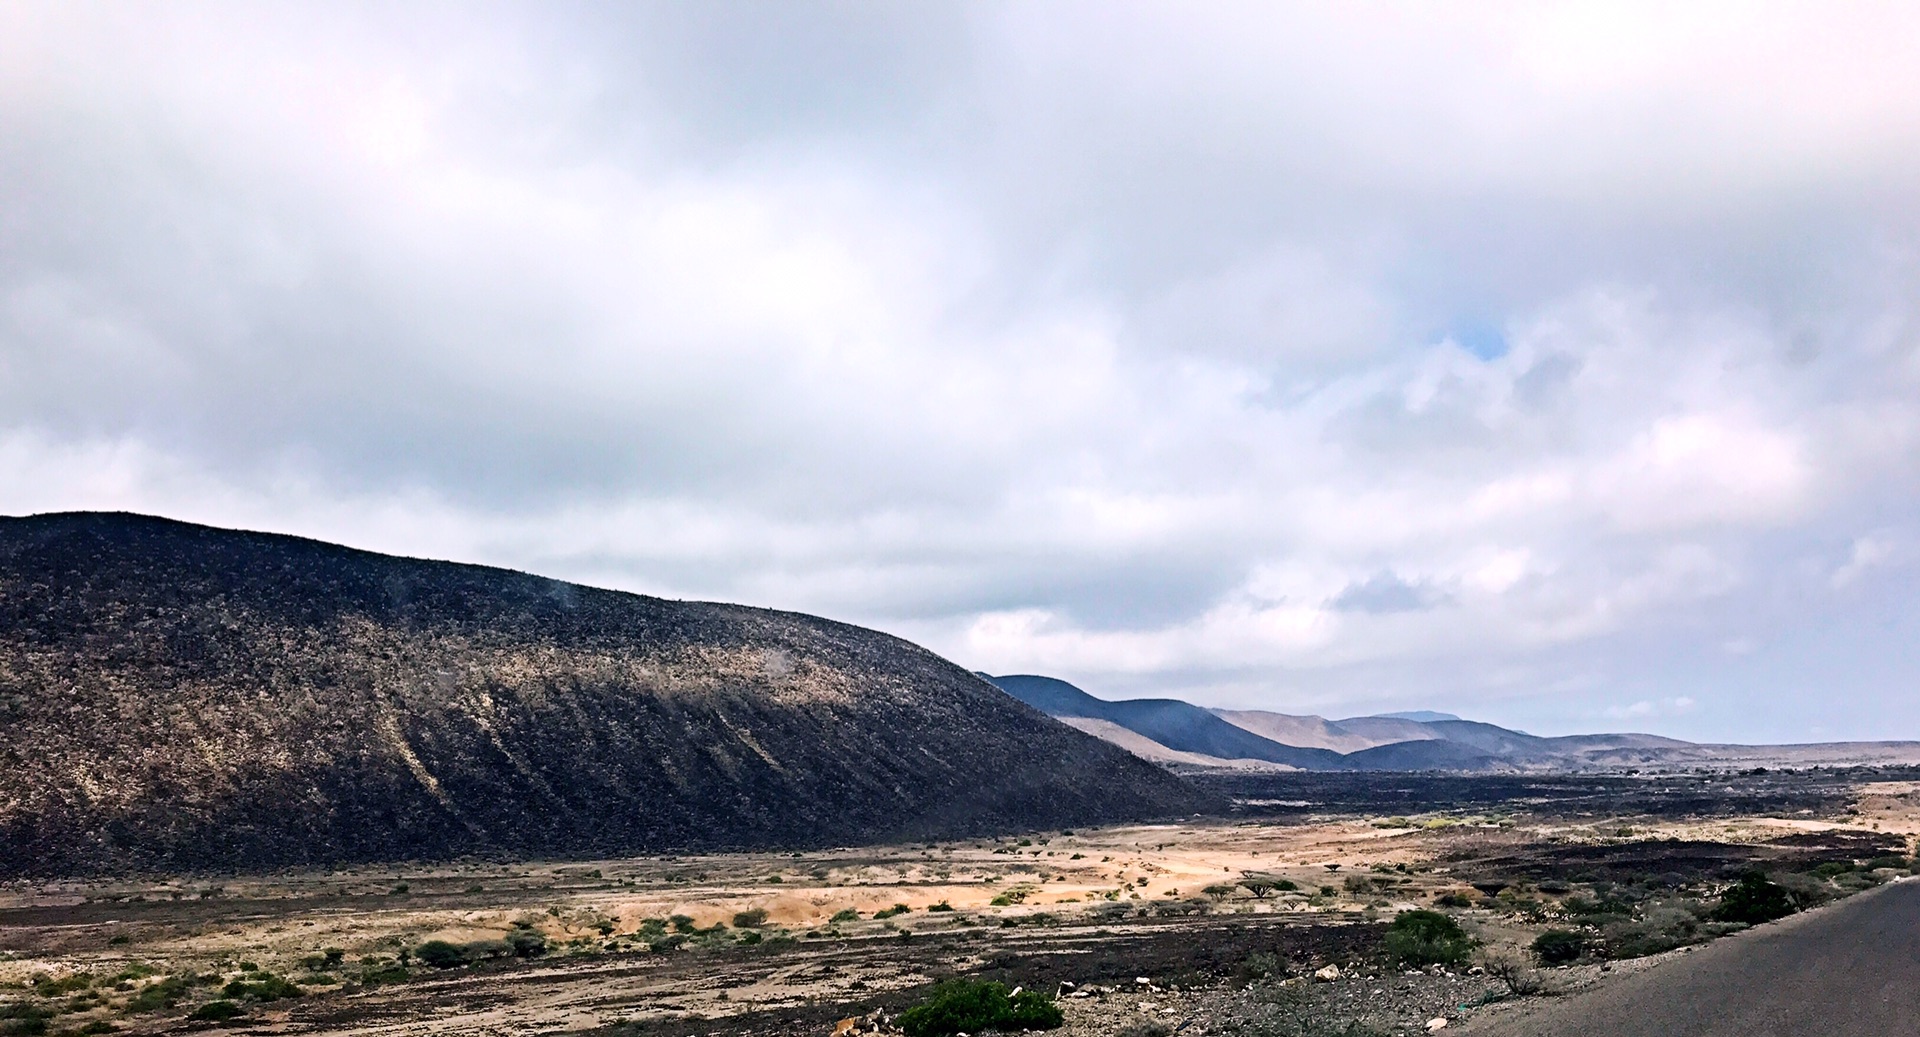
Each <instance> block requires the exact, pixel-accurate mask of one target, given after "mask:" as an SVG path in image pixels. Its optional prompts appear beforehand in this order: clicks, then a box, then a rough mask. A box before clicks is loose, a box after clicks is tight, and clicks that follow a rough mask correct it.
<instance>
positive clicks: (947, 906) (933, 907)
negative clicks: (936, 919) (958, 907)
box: [927, 900, 953, 914]
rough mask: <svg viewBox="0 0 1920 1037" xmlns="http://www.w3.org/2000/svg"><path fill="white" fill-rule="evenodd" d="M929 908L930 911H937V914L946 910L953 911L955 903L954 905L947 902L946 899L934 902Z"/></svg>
mask: <svg viewBox="0 0 1920 1037" xmlns="http://www.w3.org/2000/svg"><path fill="white" fill-rule="evenodd" d="M927 910H928V911H930V912H933V913H936V914H937V913H940V912H945V911H951V910H953V905H952V904H949V903H947V902H946V901H944V900H942V901H941V902H939V903H938V904H933V905H931V906H929V907H928V908H927Z"/></svg>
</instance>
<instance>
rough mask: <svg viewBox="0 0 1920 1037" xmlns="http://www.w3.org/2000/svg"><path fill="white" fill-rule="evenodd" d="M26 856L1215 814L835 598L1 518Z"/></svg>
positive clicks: (390, 852)
mask: <svg viewBox="0 0 1920 1037" xmlns="http://www.w3.org/2000/svg"><path fill="white" fill-rule="evenodd" d="M0 731H4V732H5V737H4V738H0V874H50V873H61V872H87V871H99V870H104V869H122V868H140V869H178V868H189V869H197V868H258V867H280V866H297V865H307V864H329V863H342V862H352V861H378V860H397V859H428V858H447V857H452V856H458V855H466V854H478V855H502V854H506V855H540V856H580V855H612V854H624V853H634V852H647V851H661V850H678V849H701V848H710V849H720V848H767V847H778V846H787V845H793V846H802V845H808V846H818V845H830V844H844V843H851V842H856V841H872V840H885V839H900V838H923V837H925V838H931V837H944V836H955V835H960V834H966V833H973V832H981V831H987V830H994V829H1007V828H1033V827H1057V826H1064V825H1082V824H1090V823H1095V822H1102V821H1114V820H1121V819H1133V818H1142V817H1150V816H1156V815H1166V814H1172V813H1177V812H1190V811H1193V810H1195V809H1202V808H1205V807H1208V806H1210V805H1212V801H1211V800H1209V799H1207V798H1206V797H1205V796H1203V795H1202V794H1200V793H1198V792H1196V791H1195V790H1193V789H1192V788H1190V787H1188V786H1187V785H1185V784H1184V783H1182V782H1181V781H1180V780H1179V779H1177V778H1175V777H1173V776H1172V775H1169V774H1167V773H1166V772H1164V771H1162V770H1161V769H1159V768H1157V767H1154V766H1152V765H1150V764H1148V763H1146V762H1145V761H1142V760H1140V759H1138V758H1137V757H1134V756H1132V755H1130V754H1128V753H1125V752H1123V751H1121V750H1119V749H1116V748H1114V747H1112V746H1110V745H1108V744H1106V743H1104V742H1101V741H1099V740H1097V739H1094V738H1092V737H1089V736H1087V735H1084V734H1081V733H1080V732H1078V731H1074V730H1072V729H1071V728H1068V727H1067V726H1065V725H1063V724H1060V723H1057V722H1055V721H1053V720H1051V719H1048V718H1047V717H1045V716H1044V715H1042V714H1041V713H1039V712H1038V711H1035V710H1032V709H1029V708H1028V707H1026V706H1023V705H1021V704H1020V703H1018V702H1016V701H1014V700H1012V699H1011V698H1009V697H1007V696H1006V695H1004V694H1002V693H1001V692H1000V691H998V690H996V689H995V688H994V687H993V686H991V685H989V684H987V683H986V682H984V681H982V680H980V679H978V678H977V677H975V676H974V675H972V674H970V673H968V672H966V671H965V670H962V669H960V668H959V667H957V666H954V665H952V664H951V663H948V662H946V661H945V660H943V659H940V658H939V657H937V656H935V655H933V654H932V653H930V652H928V651H926V650H924V649H922V648H919V647H917V646H915V645H912V644H909V643H907V642H905V641H901V640H899V639H898V638H894V637H889V636H887V635H884V634H880V633H876V632H874V631H871V630H865V629H861V628H859V627H853V626H848V625H846V624H841V623H834V622H830V621H827V620H823V619H817V618H814V617H811V616H804V615H796V614H792V613H782V612H773V611H768V610H764V609H753V608H745V607H740V606H733V605H720V604H706V603H693V602H679V601H667V600H662V599H658V598H650V597H643V596H638V595H632V594H623V593H617V592H612V591H604V590H595V589H592V588H588V587H581V586H576V585H573V584H567V583H561V582H557V581H554V580H548V579H543V578H540V577H536V576H529V575H526V574H522V573H516V572H509V571H505V570H500V569H490V568H484V567H479V566H470V565H456V564H452V563H446V562H429V561H419V560H414V559H405V558H395V557H390V556H385V555H378V554H370V553H367V552H361V551H355V550H351V549H348V548H343V547H337V546H333V545H329V544H324V543H319V542H316V541H311V540H303V539H298V538H294V537H285V536H277V535H270V534H260V533H242V532H233V531H228V530H220V529H212V528H208V527H204V526H194V525H188V524H184V523H178V522H171V521H167V520H163V519H155V518H146V517H141V516H133V515H108V514H66V515H44V516H36V517H31V518H23V519H0Z"/></svg>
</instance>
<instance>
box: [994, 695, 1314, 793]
mask: <svg viewBox="0 0 1920 1037" xmlns="http://www.w3.org/2000/svg"><path fill="white" fill-rule="evenodd" d="M980 676H982V677H984V678H986V679H987V680H988V681H990V682H992V683H993V684H995V685H997V686H999V688H1000V689H1001V690H1002V691H1005V692H1006V693H1007V694H1009V695H1012V696H1013V697H1014V698H1017V699H1019V700H1020V701H1022V702H1024V703H1026V704H1027V705H1029V706H1032V707H1033V708H1035V709H1037V710H1039V711H1040V712H1042V713H1045V714H1047V715H1048V716H1055V717H1087V718H1089V719H1093V720H1105V721H1109V722H1111V723H1114V724H1118V725H1120V726H1121V727H1124V728H1126V729H1127V730H1129V731H1132V732H1134V733H1136V734H1140V735H1144V736H1146V737H1148V738H1151V739H1153V740H1154V741H1156V742H1159V743H1160V744H1161V745H1164V746H1166V747H1167V748H1169V749H1177V750H1179V751H1180V752H1187V753H1200V754H1202V755H1206V756H1217V757H1219V758H1221V759H1224V760H1265V761H1266V762H1268V763H1280V764H1285V765H1287V766H1289V767H1299V768H1301V769H1303V770H1321V771H1324V770H1338V769H1339V768H1340V765H1341V757H1340V754H1339V753H1336V752H1333V751H1331V750H1328V749H1303V748H1301V747H1299V746H1295V745H1282V744H1281V743H1279V742H1276V741H1273V740H1272V739H1268V738H1262V737H1260V736H1259V735H1257V734H1254V733H1253V732H1251V731H1248V730H1247V729H1245V728H1242V727H1236V726H1235V725H1233V724H1229V723H1227V722H1226V721H1225V720H1222V719H1220V718H1219V717H1217V716H1215V715H1214V714H1212V713H1211V712H1209V711H1207V710H1204V709H1201V708H1200V707H1199V706H1195V705H1193V704H1191V703H1187V702H1182V701H1180V700H1179V699H1126V700H1122V701H1119V702H1110V701H1108V700H1106V699H1098V698H1094V697H1093V696H1092V695H1089V694H1087V693H1086V692H1084V691H1081V690H1080V689H1079V688H1076V687H1074V686H1073V685H1071V684H1068V683H1067V682H1066V681H1063V680H1059V679H1058V678H1054V677H1039V676H1034V675H1032V674H1013V675H1010V676H1006V677H995V676H991V675H989V674H985V673H983V674H981V675H980Z"/></svg>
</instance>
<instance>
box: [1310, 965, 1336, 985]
mask: <svg viewBox="0 0 1920 1037" xmlns="http://www.w3.org/2000/svg"><path fill="white" fill-rule="evenodd" d="M1313 978H1314V979H1316V980H1318V981H1320V982H1322V983H1331V982H1333V981H1334V980H1336V979H1339V978H1340V966H1338V965H1329V966H1327V967H1326V968H1324V969H1321V970H1320V971H1318V972H1315V973H1314V974H1313Z"/></svg>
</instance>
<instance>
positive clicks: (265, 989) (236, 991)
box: [220, 972, 302, 1001]
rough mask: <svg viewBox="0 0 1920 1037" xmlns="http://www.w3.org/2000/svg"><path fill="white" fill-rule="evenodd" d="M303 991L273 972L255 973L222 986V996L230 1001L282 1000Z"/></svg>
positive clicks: (297, 995)
mask: <svg viewBox="0 0 1920 1037" xmlns="http://www.w3.org/2000/svg"><path fill="white" fill-rule="evenodd" d="M301 993H302V991H301V990H300V988H299V987H298V986H296V985H295V984H293V983H291V982H289V981H287V980H285V979H282V978H280V977H279V976H276V975H274V974H273V973H271V972H259V973H255V974H254V975H252V976H249V977H246V978H244V979H236V980H233V981H232V982H230V983H228V984H227V985H226V986H224V987H221V988H220V996H221V997H224V998H226V999H228V1000H230V1001H243V1000H244V1001H281V1000H284V999H286V998H290V997H299V996H300V995H301Z"/></svg>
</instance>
